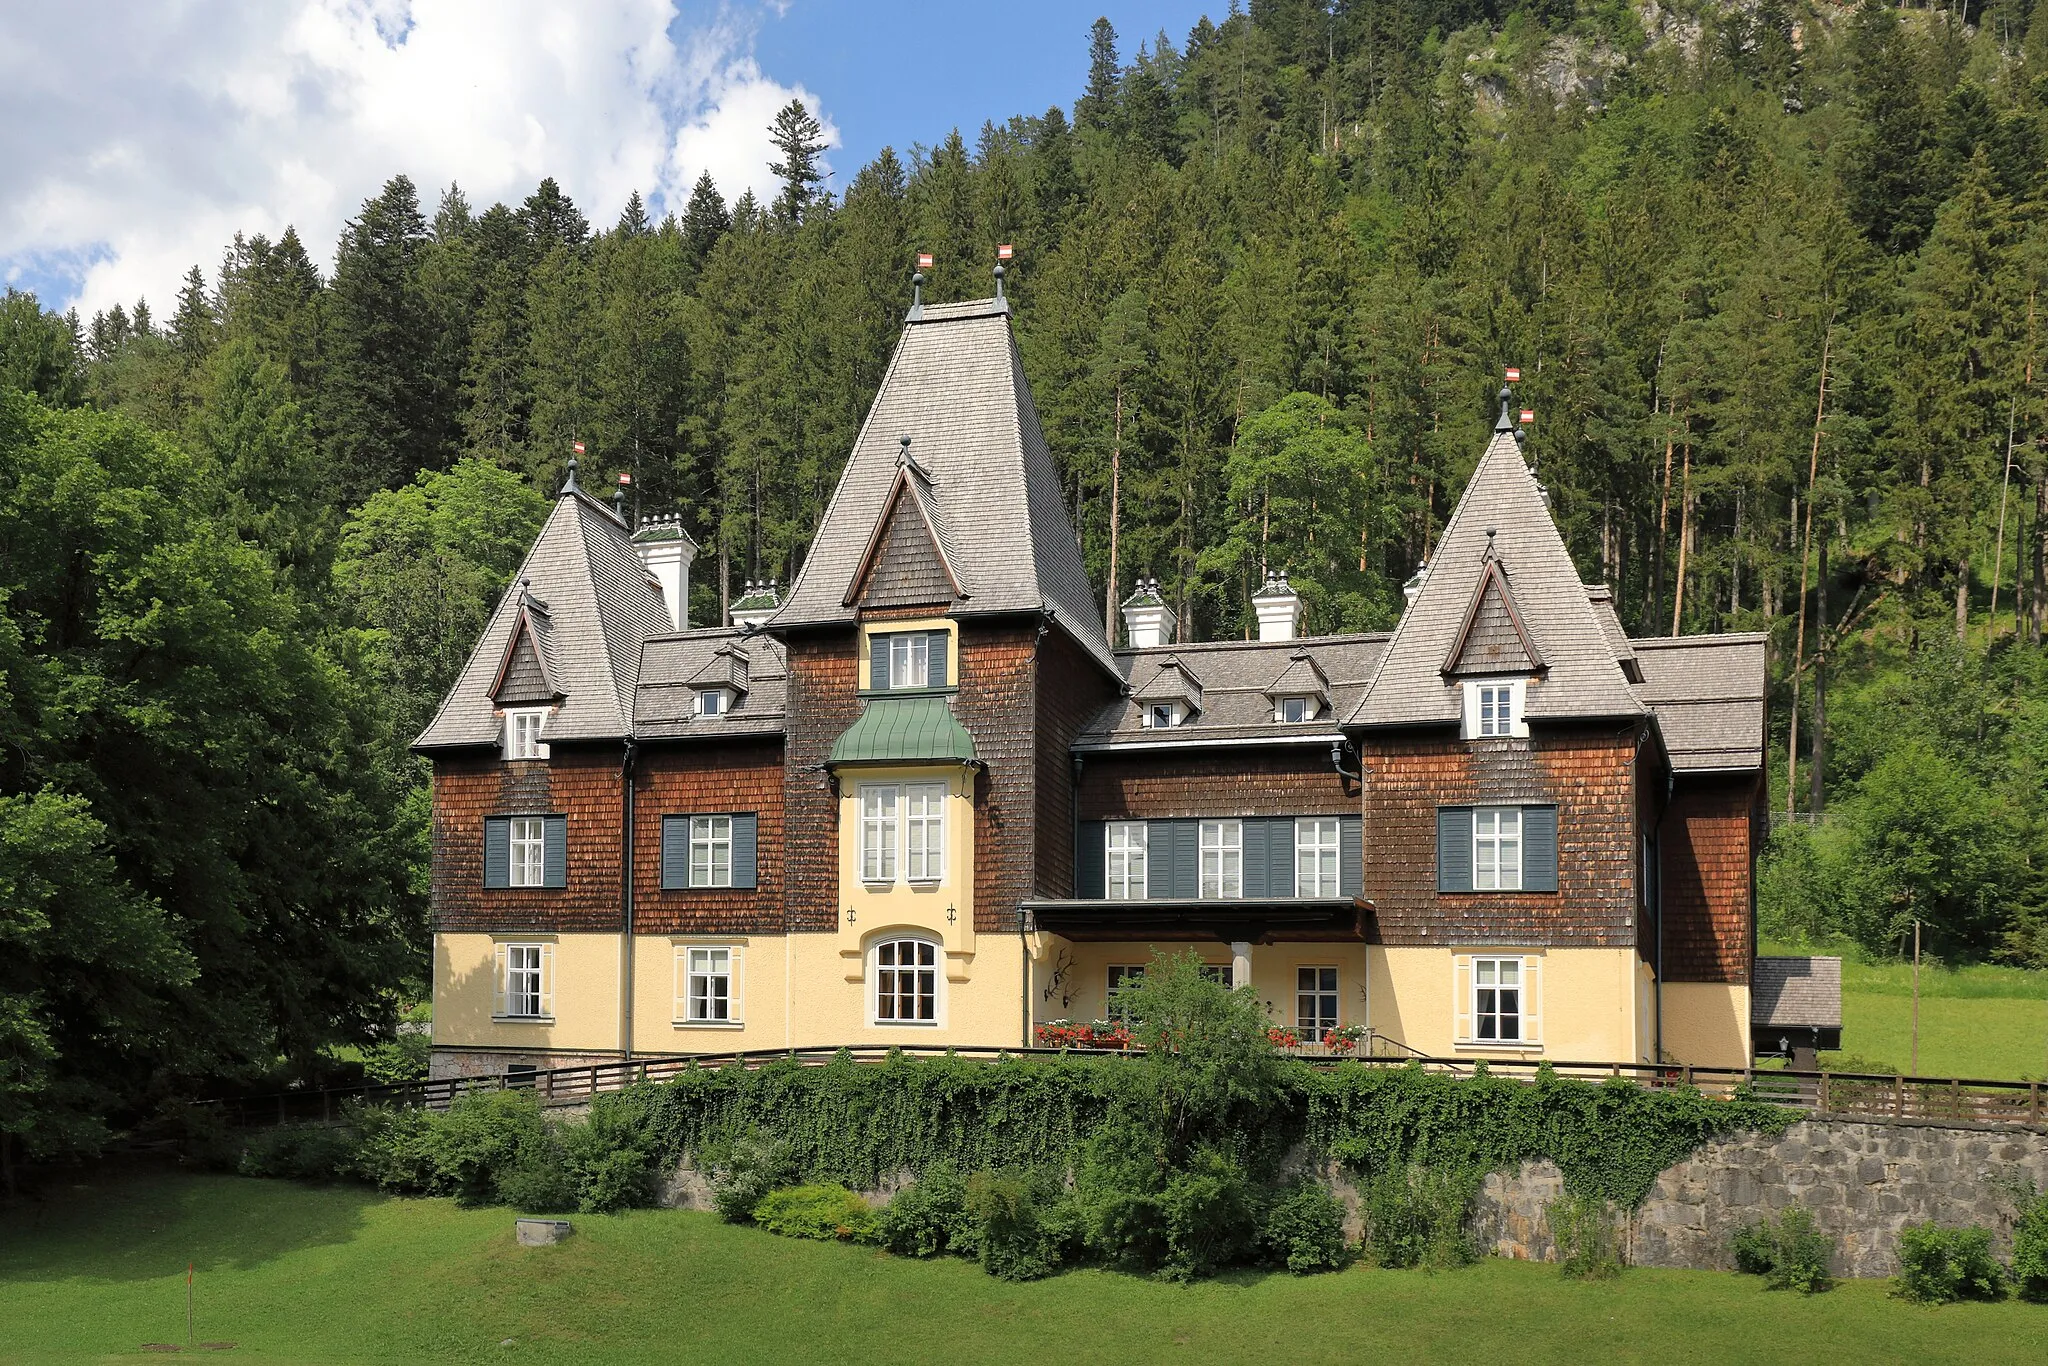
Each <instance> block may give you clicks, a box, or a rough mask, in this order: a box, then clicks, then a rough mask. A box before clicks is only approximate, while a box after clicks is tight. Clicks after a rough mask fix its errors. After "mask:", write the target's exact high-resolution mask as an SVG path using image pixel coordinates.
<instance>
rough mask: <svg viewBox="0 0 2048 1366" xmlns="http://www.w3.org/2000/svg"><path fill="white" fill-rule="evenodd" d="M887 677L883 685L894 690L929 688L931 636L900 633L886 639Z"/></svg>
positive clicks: (911, 632)
mask: <svg viewBox="0 0 2048 1366" xmlns="http://www.w3.org/2000/svg"><path fill="white" fill-rule="evenodd" d="M888 641H889V676H888V677H887V678H886V679H884V680H882V683H883V685H884V686H885V687H886V688H888V689H890V690H894V689H896V688H929V687H930V686H931V685H932V657H931V646H932V634H931V632H929V631H902V632H898V633H896V634H893V635H891V636H889V637H888Z"/></svg>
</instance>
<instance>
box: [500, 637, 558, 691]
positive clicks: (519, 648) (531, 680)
mask: <svg viewBox="0 0 2048 1366" xmlns="http://www.w3.org/2000/svg"><path fill="white" fill-rule="evenodd" d="M554 696H555V690H554V689H553V688H550V687H549V686H548V680H547V675H546V674H545V673H543V672H542V670H541V667H540V655H539V654H538V653H537V652H536V651H535V648H534V644H533V637H532V636H531V635H529V634H527V633H526V632H524V631H522V632H520V633H519V640H518V642H517V643H516V644H514V645H513V647H512V658H511V659H510V660H508V661H507V662H506V665H505V681H504V682H503V683H501V684H499V685H498V695H497V699H496V700H497V702H498V705H499V706H501V707H517V706H522V705H526V704H529V703H545V702H551V701H553V700H554Z"/></svg>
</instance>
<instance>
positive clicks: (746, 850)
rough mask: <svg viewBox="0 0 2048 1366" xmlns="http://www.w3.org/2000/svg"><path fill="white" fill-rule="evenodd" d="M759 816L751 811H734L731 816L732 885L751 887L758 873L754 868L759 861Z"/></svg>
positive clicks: (754, 883)
mask: <svg viewBox="0 0 2048 1366" xmlns="http://www.w3.org/2000/svg"><path fill="white" fill-rule="evenodd" d="M759 831H760V818H759V817H757V816H755V815H754V813H753V812H751V811H740V812H735V813H734V814H733V818H732V885H733V886H735V887H752V886H754V885H756V883H757V882H758V880H759V877H760V874H759V871H758V870H757V868H756V864H757V863H758V861H759V857H760V856H759V854H758V853H757V850H758V849H759V847H760V838H759Z"/></svg>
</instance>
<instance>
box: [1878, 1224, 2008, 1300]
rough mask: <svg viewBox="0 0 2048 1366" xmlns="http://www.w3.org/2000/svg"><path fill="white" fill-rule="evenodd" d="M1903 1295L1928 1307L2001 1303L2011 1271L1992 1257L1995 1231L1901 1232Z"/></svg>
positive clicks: (1928, 1228)
mask: <svg viewBox="0 0 2048 1366" xmlns="http://www.w3.org/2000/svg"><path fill="white" fill-rule="evenodd" d="M1899 1293H1900V1294H1901V1295H1903V1296H1905V1298H1907V1299H1909V1300H1918V1301H1919V1302H1920V1303H1922V1304H1949V1303H1951V1302H1953V1301H1955V1300H1995V1299H1997V1298H1999V1297H2000V1296H2001V1295H2003V1294H2004V1293H2005V1272H2004V1271H2003V1270H2002V1269H2001V1268H2000V1267H1999V1265H1998V1262H1997V1261H1996V1260H1995V1259H1994V1258H1993V1257H1992V1255H1991V1230H1990V1229H1988V1228H1983V1227H1980V1226H1978V1225H1975V1224H1972V1225H1970V1226H1968V1227H1966V1228H1943V1227H1941V1226H1940V1225H1939V1224H1936V1223H1934V1222H1933V1221H1931V1220H1930V1221H1929V1222H1927V1223H1924V1224H1908V1225H1907V1226H1906V1227H1905V1228H1904V1229H1902V1230H1901V1231H1900V1233H1899Z"/></svg>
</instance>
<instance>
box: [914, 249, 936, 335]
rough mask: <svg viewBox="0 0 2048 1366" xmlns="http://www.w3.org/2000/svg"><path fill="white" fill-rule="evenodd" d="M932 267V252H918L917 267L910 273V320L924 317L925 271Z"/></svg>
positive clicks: (916, 320)
mask: <svg viewBox="0 0 2048 1366" xmlns="http://www.w3.org/2000/svg"><path fill="white" fill-rule="evenodd" d="M931 268H932V254H931V253H930V252H928V251H921V252H919V253H918V254H917V269H916V270H914V271H912V272H911V275H910V319H909V320H910V321H911V322H918V321H920V320H921V319H922V318H923V317H924V273H925V272H926V271H928V270H930V269H931Z"/></svg>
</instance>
